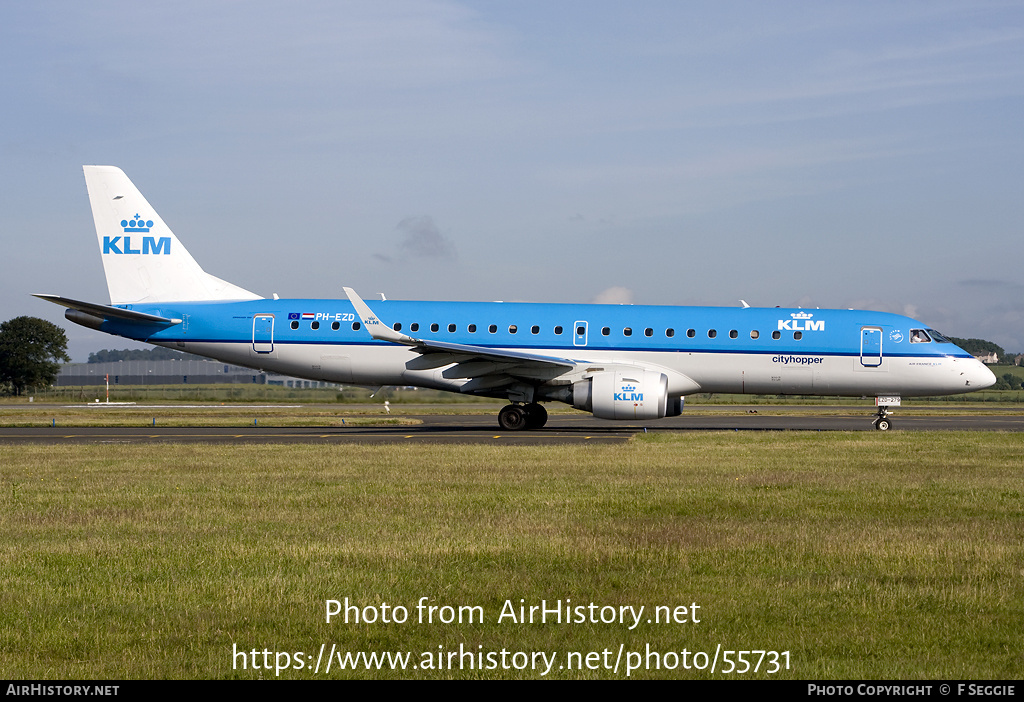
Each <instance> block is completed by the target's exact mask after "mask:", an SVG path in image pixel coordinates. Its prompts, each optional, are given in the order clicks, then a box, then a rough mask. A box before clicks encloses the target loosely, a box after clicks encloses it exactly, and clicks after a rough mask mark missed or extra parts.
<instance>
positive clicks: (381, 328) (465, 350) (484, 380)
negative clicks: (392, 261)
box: [344, 288, 581, 392]
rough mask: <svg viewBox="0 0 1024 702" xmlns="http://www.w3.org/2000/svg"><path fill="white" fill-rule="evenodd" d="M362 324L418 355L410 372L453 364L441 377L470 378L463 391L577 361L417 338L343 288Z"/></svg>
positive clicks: (544, 374) (549, 372) (548, 373)
mask: <svg viewBox="0 0 1024 702" xmlns="http://www.w3.org/2000/svg"><path fill="white" fill-rule="evenodd" d="M344 290H345V294H346V295H348V299H349V301H350V302H351V303H352V306H353V307H355V309H356V312H357V313H358V314H359V317H360V319H362V320H363V325H364V326H365V327H366V330H367V331H368V332H369V333H370V336H372V337H373V338H374V339H378V340H380V341H390V342H392V343H396V344H404V345H406V346H409V347H411V348H412V350H413V351H415V352H417V353H419V354H421V355H422V358H419V359H414V360H412V361H410V362H409V363H408V364H406V365H407V367H408V368H409V369H410V370H430V369H432V368H441V367H442V366H448V365H452V364H455V365H454V366H452V367H451V368H448V369H446V370H444V371H443V372H442V373H441V374H442V375H443V376H444V377H445V378H471V380H470V381H469V383H467V384H466V385H464V386H463V391H464V392H472V391H474V390H483V389H490V388H496V387H501V386H502V385H507V384H510V383H512V382H514V381H515V380H516V379H520V378H523V379H526V378H528V379H531V380H550V379H552V378H557V377H558V376H560V375H563V374H564V373H566V372H568V371H571V370H573V369H574V368H576V367H577V366H578V365H579V364H580V363H581V362H580V361H573V360H570V359H568V358H559V357H557V356H545V355H543V354H535V353H522V352H519V351H503V350H500V349H493V348H488V347H486V346H474V345H472V344H452V343H448V342H445V341H432V340H429V339H417V338H415V337H411V336H408V335H407V334H402V333H401V332H397V331H395V330H394V329H392V328H391V327H390V326H388V325H387V324H384V323H383V322H381V321H380V319H378V318H377V315H375V314H374V313H373V311H372V310H371V309H370V308H369V307H368V306H367V304H366V303H365V302H363V300H362V298H360V297H359V295H357V294H356V292H355V290H353V289H352V288H344Z"/></svg>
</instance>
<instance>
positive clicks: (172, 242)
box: [83, 166, 261, 305]
mask: <svg viewBox="0 0 1024 702" xmlns="http://www.w3.org/2000/svg"><path fill="white" fill-rule="evenodd" d="M83 170H84V171H85V184H86V186H87V188H88V189H89V204H90V205H92V217H93V221H94V223H95V224H96V237H97V239H98V240H99V246H100V256H101V258H102V259H103V272H104V273H105V274H106V277H107V290H108V291H109V292H110V303H111V304H112V305H124V304H131V303H141V302H174V301H205V300H259V299H261V298H260V296H259V295H256V294H255V293H252V292H249V291H248V290H245V289H243V288H240V287H238V286H237V285H232V284H231V283H229V282H227V281H224V280H221V279H220V278H217V277H215V276H212V275H210V274H209V273H207V272H206V271H204V270H203V269H202V268H201V267H200V265H199V264H198V263H196V260H195V259H194V258H192V255H191V254H189V252H188V250H187V249H185V247H184V246H182V245H181V242H180V241H178V238H177V237H176V236H174V232H172V231H171V229H170V227H168V226H167V225H166V224H165V223H164V221H163V220H162V219H161V218H160V215H158V214H157V213H156V210H154V209H153V207H152V206H151V205H150V204H149V203H148V202H147V201H146V198H145V197H143V196H142V193H140V192H139V190H138V188H136V187H135V185H133V184H132V182H131V181H130V180H129V179H128V176H126V175H125V174H124V171H122V170H121V169H120V168H117V167H115V166H84V167H83Z"/></svg>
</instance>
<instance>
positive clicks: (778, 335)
mask: <svg viewBox="0 0 1024 702" xmlns="http://www.w3.org/2000/svg"><path fill="white" fill-rule="evenodd" d="M772 338H773V339H781V338H782V332H780V331H778V330H776V331H773V332H772Z"/></svg>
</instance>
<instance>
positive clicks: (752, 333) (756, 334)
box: [750, 329, 761, 339]
mask: <svg viewBox="0 0 1024 702" xmlns="http://www.w3.org/2000/svg"><path fill="white" fill-rule="evenodd" d="M759 336H761V332H759V331H758V330H756V329H751V330H750V338H751V339H756V338H757V337H759Z"/></svg>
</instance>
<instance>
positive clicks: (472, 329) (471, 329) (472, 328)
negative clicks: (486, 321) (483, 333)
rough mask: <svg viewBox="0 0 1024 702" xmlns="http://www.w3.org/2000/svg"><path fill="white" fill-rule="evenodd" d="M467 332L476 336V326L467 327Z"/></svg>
mask: <svg viewBox="0 0 1024 702" xmlns="http://www.w3.org/2000/svg"><path fill="white" fill-rule="evenodd" d="M466 331H468V332H469V333H470V334H476V325H475V324H470V325H469V326H468V327H466Z"/></svg>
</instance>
